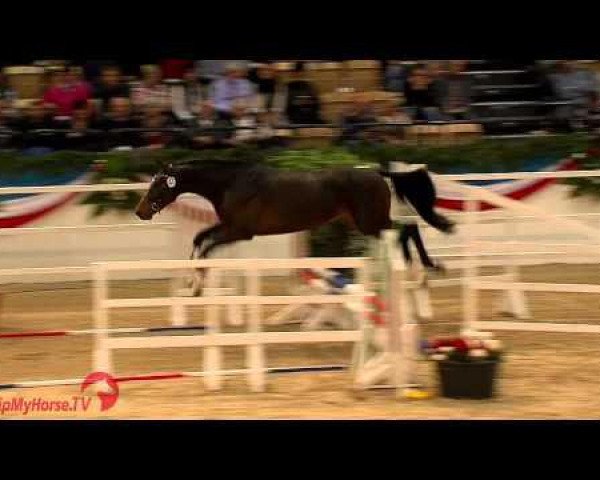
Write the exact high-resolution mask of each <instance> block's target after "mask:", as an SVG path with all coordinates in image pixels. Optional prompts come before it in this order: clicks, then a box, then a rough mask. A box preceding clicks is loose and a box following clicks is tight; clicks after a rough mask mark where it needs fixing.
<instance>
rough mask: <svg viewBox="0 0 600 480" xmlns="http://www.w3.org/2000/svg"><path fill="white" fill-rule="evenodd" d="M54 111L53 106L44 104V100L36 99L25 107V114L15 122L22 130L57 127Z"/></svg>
mask: <svg viewBox="0 0 600 480" xmlns="http://www.w3.org/2000/svg"><path fill="white" fill-rule="evenodd" d="M52 112H53V108H52V107H51V106H49V105H46V104H44V102H43V101H42V100H34V101H33V102H31V103H30V104H29V106H28V107H27V108H26V109H25V114H24V115H22V116H21V118H19V119H18V120H17V121H16V122H15V127H16V128H17V129H18V130H20V131H21V132H27V131H31V130H47V129H54V128H57V125H56V123H55V122H54V120H53V119H52Z"/></svg>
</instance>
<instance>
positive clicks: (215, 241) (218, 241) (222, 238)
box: [192, 227, 252, 296]
mask: <svg viewBox="0 0 600 480" xmlns="http://www.w3.org/2000/svg"><path fill="white" fill-rule="evenodd" d="M251 239H252V235H244V234H241V233H236V232H232V231H230V230H227V229H225V228H224V227H222V228H219V229H217V230H216V231H214V232H213V234H212V235H211V236H210V240H209V241H208V242H207V243H206V246H205V247H204V248H203V249H202V251H201V252H200V254H199V255H200V258H207V257H208V254H209V253H212V252H213V251H214V250H215V249H216V248H220V247H224V246H225V245H230V244H232V243H235V242H237V241H240V240H251ZM198 272H201V273H198V274H197V277H196V278H197V279H198V281H196V282H195V283H194V287H193V288H192V292H193V295H194V296H198V295H199V294H200V290H201V288H202V285H203V284H204V278H205V276H206V275H205V272H204V269H198Z"/></svg>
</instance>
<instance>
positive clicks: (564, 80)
mask: <svg viewBox="0 0 600 480" xmlns="http://www.w3.org/2000/svg"><path fill="white" fill-rule="evenodd" d="M550 83H551V85H552V90H553V92H554V96H555V99H556V100H559V101H563V102H568V104H566V105H560V106H559V107H558V108H557V110H556V115H557V117H558V119H559V120H561V121H564V122H566V123H567V124H568V126H569V128H570V129H572V130H579V129H582V128H584V127H585V124H586V122H587V120H588V116H589V113H590V110H591V109H594V108H596V107H597V105H598V94H597V91H598V86H597V83H596V79H595V77H594V75H593V73H592V72H591V71H589V70H586V69H583V68H581V67H580V66H579V65H577V64H576V62H572V61H561V62H558V64H557V66H556V71H555V73H554V74H551V75H550Z"/></svg>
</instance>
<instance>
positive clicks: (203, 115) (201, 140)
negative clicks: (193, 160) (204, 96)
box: [192, 100, 233, 148]
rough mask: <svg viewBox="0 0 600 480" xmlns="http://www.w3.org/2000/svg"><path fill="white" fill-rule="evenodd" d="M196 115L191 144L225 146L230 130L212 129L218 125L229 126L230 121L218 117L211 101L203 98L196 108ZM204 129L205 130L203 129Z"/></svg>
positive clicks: (208, 146) (211, 146)
mask: <svg viewBox="0 0 600 480" xmlns="http://www.w3.org/2000/svg"><path fill="white" fill-rule="evenodd" d="M196 111H197V117H196V122H195V127H196V129H195V131H194V134H193V135H194V136H193V138H192V144H193V146H194V147H195V148H221V147H226V146H227V139H228V138H230V137H231V136H232V135H233V133H232V132H231V130H223V131H218V130H213V129H218V128H219V127H224V128H226V129H228V128H231V121H230V120H225V119H223V118H219V117H218V116H217V112H216V110H215V107H214V105H213V104H212V102H210V101H208V100H204V101H201V102H200V105H199V106H198V108H197V109H196ZM203 129H206V130H203Z"/></svg>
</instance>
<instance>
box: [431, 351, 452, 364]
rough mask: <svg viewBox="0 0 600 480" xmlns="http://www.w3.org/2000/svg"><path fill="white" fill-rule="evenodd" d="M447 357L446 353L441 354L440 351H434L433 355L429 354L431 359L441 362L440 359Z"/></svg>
mask: <svg viewBox="0 0 600 480" xmlns="http://www.w3.org/2000/svg"><path fill="white" fill-rule="evenodd" d="M447 358H448V356H447V355H442V354H441V353H436V354H435V355H432V356H431V359H432V360H435V361H436V362H441V361H442V360H446V359H447Z"/></svg>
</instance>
